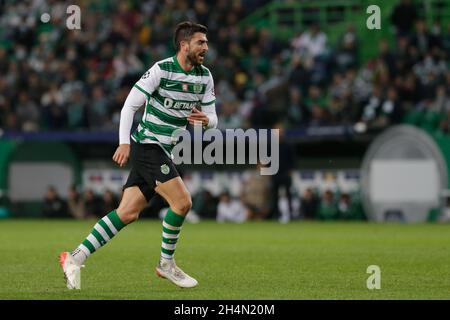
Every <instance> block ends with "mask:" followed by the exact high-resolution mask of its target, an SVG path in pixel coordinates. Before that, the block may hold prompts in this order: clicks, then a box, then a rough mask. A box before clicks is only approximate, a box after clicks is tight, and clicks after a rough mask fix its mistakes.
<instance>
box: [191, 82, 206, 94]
mask: <svg viewBox="0 0 450 320" xmlns="http://www.w3.org/2000/svg"><path fill="white" fill-rule="evenodd" d="M192 89H193V90H194V93H196V94H199V93H201V92H202V89H203V86H202V84H201V83H200V82H196V83H194V85H193V86H192Z"/></svg>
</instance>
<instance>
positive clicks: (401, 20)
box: [391, 0, 419, 37]
mask: <svg viewBox="0 0 450 320" xmlns="http://www.w3.org/2000/svg"><path fill="white" fill-rule="evenodd" d="M418 17H419V15H418V12H417V8H416V6H415V5H414V3H413V0H401V2H400V3H399V4H397V5H396V6H395V7H394V10H393V11H392V14H391V22H392V24H393V25H394V27H395V31H396V34H397V36H398V37H402V36H407V37H409V36H410V35H411V32H412V28H413V26H414V23H415V21H416V19H417V18H418Z"/></svg>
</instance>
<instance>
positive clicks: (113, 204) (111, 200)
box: [102, 190, 119, 212]
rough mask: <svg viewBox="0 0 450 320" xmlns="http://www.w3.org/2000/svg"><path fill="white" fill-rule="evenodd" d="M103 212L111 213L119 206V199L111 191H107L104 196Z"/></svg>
mask: <svg viewBox="0 0 450 320" xmlns="http://www.w3.org/2000/svg"><path fill="white" fill-rule="evenodd" d="M102 200H103V203H102V206H103V209H102V212H111V211H113V210H116V209H117V207H118V206H119V199H117V197H116V195H115V194H114V193H113V192H112V191H111V190H106V191H105V193H104V194H103V199H102Z"/></svg>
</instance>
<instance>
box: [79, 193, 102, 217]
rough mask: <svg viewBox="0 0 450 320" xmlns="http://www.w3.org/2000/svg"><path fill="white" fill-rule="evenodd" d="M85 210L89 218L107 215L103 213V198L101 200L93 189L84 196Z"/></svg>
mask: <svg viewBox="0 0 450 320" xmlns="http://www.w3.org/2000/svg"><path fill="white" fill-rule="evenodd" d="M84 210H85V214H86V215H87V216H89V217H100V216H101V215H103V214H105V213H104V211H102V203H101V198H99V197H98V196H97V195H96V194H95V193H94V191H92V190H91V189H88V190H86V192H85V194H84Z"/></svg>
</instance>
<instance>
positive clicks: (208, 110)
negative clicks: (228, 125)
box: [201, 74, 218, 129]
mask: <svg viewBox="0 0 450 320" xmlns="http://www.w3.org/2000/svg"><path fill="white" fill-rule="evenodd" d="M201 107H202V112H203V113H205V114H206V116H207V117H208V118H209V123H208V125H207V126H206V129H210V128H216V127H217V123H218V119H217V114H216V94H215V92H214V80H213V77H212V76H211V74H210V76H209V81H208V83H207V85H206V90H205V94H204V95H203V99H202V102H201Z"/></svg>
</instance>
